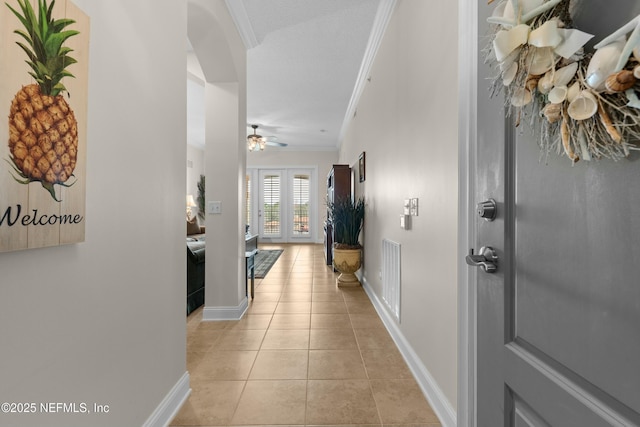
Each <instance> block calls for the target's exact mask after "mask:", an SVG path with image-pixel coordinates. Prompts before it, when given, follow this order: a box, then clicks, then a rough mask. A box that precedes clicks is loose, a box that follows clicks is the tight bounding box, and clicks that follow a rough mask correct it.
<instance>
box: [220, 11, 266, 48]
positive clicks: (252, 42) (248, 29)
mask: <svg viewBox="0 0 640 427" xmlns="http://www.w3.org/2000/svg"><path fill="white" fill-rule="evenodd" d="M225 3H226V5H227V9H229V14H231V18H233V22H235V24H236V28H237V29H238V32H239V33H240V38H241V39H242V42H243V43H244V46H245V47H246V48H247V50H249V49H253V48H254V47H256V46H258V45H259V44H260V43H259V42H258V38H257V37H256V33H255V31H253V26H252V25H251V22H250V21H249V15H248V14H247V9H245V7H244V1H242V0H225Z"/></svg>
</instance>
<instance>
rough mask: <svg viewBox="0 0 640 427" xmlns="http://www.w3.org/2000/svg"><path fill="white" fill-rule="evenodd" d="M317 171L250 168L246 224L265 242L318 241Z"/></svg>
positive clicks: (309, 169) (248, 171)
mask: <svg viewBox="0 0 640 427" xmlns="http://www.w3.org/2000/svg"><path fill="white" fill-rule="evenodd" d="M316 187H317V184H316V171H315V168H300V169H298V168H295V169H294V168H287V169H247V190H246V195H247V205H246V206H247V224H249V225H250V230H251V232H252V233H254V234H255V233H256V231H257V233H258V234H259V238H260V240H261V241H263V242H278V243H281V242H301V243H304V242H315V240H316V236H317V235H318V233H317V225H316V224H317V220H316V218H317V203H316V199H317V189H316Z"/></svg>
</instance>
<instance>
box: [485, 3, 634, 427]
mask: <svg viewBox="0 0 640 427" xmlns="http://www.w3.org/2000/svg"><path fill="white" fill-rule="evenodd" d="M494 7H495V5H493V6H487V5H486V1H484V2H481V5H480V7H479V16H478V24H479V25H478V27H479V34H478V40H479V43H480V44H481V46H480V48H483V47H484V44H485V43H486V40H487V38H486V35H487V24H486V17H487V16H488V15H489V14H490V13H491V10H492V9H493V8H494ZM580 8H581V10H583V11H585V10H589V11H590V13H582V14H581V15H580V20H581V21H580V22H578V24H579V25H578V27H579V28H580V29H581V30H583V31H587V32H591V33H596V34H609V33H611V32H613V30H615V29H616V28H618V27H620V26H622V25H623V24H625V23H626V22H628V21H629V20H630V19H631V18H632V17H634V16H636V15H637V14H638V13H640V2H638V1H623V0H618V1H611V0H609V1H606V2H604V1H593V0H584V1H582V2H580ZM479 62H480V63H479V68H478V105H477V152H476V158H477V163H476V165H475V166H476V187H475V190H476V191H475V194H476V198H477V200H476V202H481V201H483V200H486V199H489V198H493V199H495V200H496V201H497V204H498V216H497V219H496V220H495V221H493V222H486V221H484V220H482V219H480V218H478V219H477V246H476V248H475V249H476V250H477V249H479V247H480V246H492V247H494V248H495V249H496V250H497V254H498V257H499V261H498V270H497V272H496V273H495V274H487V273H484V272H482V271H478V272H477V283H476V284H475V286H477V298H478V299H477V368H476V369H477V376H476V380H477V383H476V396H477V402H476V404H477V406H476V408H477V425H478V426H479V427H499V426H518V427H520V426H554V427H571V426H575V427H598V426H639V425H640V155H639V154H638V153H633V154H632V155H631V156H630V157H629V159H627V160H623V161H621V162H618V163H616V162H613V161H610V160H602V161H599V162H590V163H588V162H582V161H581V162H579V163H577V164H576V165H575V166H573V167H572V165H571V162H570V161H569V160H568V159H567V158H566V157H558V156H555V154H553V155H551V156H550V157H549V159H548V162H547V163H546V164H545V162H544V161H542V162H541V161H539V148H538V145H537V142H536V139H535V138H534V137H533V136H532V134H531V131H530V129H529V128H528V126H527V125H525V124H524V123H523V124H522V125H521V127H520V128H518V129H514V127H513V120H512V119H509V118H505V114H504V109H503V108H502V106H503V103H504V100H503V98H502V97H496V98H495V99H490V98H489V91H488V84H489V83H488V80H487V78H488V77H489V76H491V75H492V73H493V72H492V71H491V70H488V69H487V67H486V66H485V65H484V64H483V61H482V58H480V61H479Z"/></svg>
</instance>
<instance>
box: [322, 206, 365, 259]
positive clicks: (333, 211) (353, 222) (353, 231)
mask: <svg viewBox="0 0 640 427" xmlns="http://www.w3.org/2000/svg"><path fill="white" fill-rule="evenodd" d="M327 208H328V211H329V219H330V220H331V224H332V226H333V231H334V235H335V244H336V247H337V248H339V249H349V248H361V247H362V245H360V241H359V239H360V232H361V231H362V226H363V224H364V211H365V204H364V199H362V198H359V199H357V200H352V199H351V197H350V196H347V197H338V198H336V200H334V201H333V202H330V201H327Z"/></svg>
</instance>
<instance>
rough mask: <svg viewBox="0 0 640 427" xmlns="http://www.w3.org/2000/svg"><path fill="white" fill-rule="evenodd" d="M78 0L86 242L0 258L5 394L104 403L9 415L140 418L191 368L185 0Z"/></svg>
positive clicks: (3, 420)
mask: <svg viewBox="0 0 640 427" xmlns="http://www.w3.org/2000/svg"><path fill="white" fill-rule="evenodd" d="M75 3H76V4H77V5H78V6H79V7H81V8H82V9H83V10H84V11H85V12H86V13H87V14H88V15H89V16H90V19H91V36H90V37H91V43H90V55H89V58H90V64H89V104H88V113H89V120H88V142H87V178H86V180H87V199H86V203H87V209H86V242H85V243H81V244H76V245H70V246H64V247H56V248H48V249H37V250H28V251H22V252H15V253H3V254H0V272H1V273H0V343H1V344H0V361H1V364H0V402H36V403H40V402H42V403H45V402H67V403H69V402H76V403H80V402H85V403H88V404H90V405H93V403H99V404H105V405H109V413H107V414H96V413H91V414H64V413H57V414H43V413H36V414H29V415H26V414H16V415H7V414H3V413H0V425H11V426H28V425H32V426H44V425H46V426H65V427H68V426H89V425H90V426H139V425H142V424H143V423H144V422H145V420H147V418H148V417H149V416H150V415H151V414H152V412H153V411H154V410H155V409H156V407H158V405H159V404H160V402H161V401H162V399H163V398H164V397H165V395H167V393H168V392H169V391H170V390H171V388H172V387H173V386H174V385H175V384H177V383H178V381H179V380H180V379H181V378H183V375H184V374H185V372H186V357H185V345H186V333H185V329H186V326H185V276H186V264H185V263H186V261H185V249H184V190H185V163H186V154H185V146H184V143H183V142H182V143H180V141H185V135H186V83H185V82H186V70H185V62H186V53H185V34H186V8H185V4H184V2H183V1H179V0H167V1H164V2H163V3H162V7H158V6H157V2H155V1H152V0H138V1H135V2H131V1H129V0H110V1H97V0H75ZM167 58H171V60H170V61H168V60H167ZM159 69H161V70H162V72H160V73H159V72H158V70H159ZM4 108H7V107H4ZM2 173H6V170H4V169H3V170H2ZM32 185H35V184H32Z"/></svg>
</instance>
